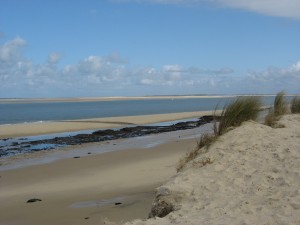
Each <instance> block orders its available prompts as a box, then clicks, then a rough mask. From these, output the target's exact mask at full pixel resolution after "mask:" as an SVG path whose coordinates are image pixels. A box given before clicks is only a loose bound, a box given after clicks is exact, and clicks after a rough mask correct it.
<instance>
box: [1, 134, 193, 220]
mask: <svg viewBox="0 0 300 225" xmlns="http://www.w3.org/2000/svg"><path fill="white" fill-rule="evenodd" d="M194 145H195V140H178V141H172V142H169V143H165V144H162V145H158V146H155V147H152V148H144V149H128V150H122V151H116V152H109V153H104V154H99V155H91V156H86V157H81V158H78V159H75V158H71V159H62V160H59V161H55V162H52V163H49V164H43V165H36V166H29V167H25V168H21V169H15V170H8V171H1V172H0V176H1V178H0V190H1V192H0V212H1V213H0V223H1V224H2V223H4V224H16V225H18V224H20V225H21V224H22V225H24V224H31V225H35V224H36V225H40V224H43V225H47V224H49V225H53V224H65V225H68V224H70V225H71V224H72V225H76V224H83V223H84V224H103V221H104V219H105V218H107V217H109V218H111V219H112V220H115V221H119V222H121V221H124V222H125V221H128V220H131V219H134V218H146V217H147V215H148V212H149V210H150V207H151V202H152V201H153V197H154V190H155V188H156V187H157V186H159V185H161V184H162V183H163V182H165V181H166V179H167V178H169V177H170V176H173V175H175V173H176V171H175V164H176V163H177V161H178V159H179V157H180V156H181V155H182V154H184V152H185V151H187V150H188V149H190V148H192V147H193V146H194ZM82 148H84V146H82ZM120 197H121V202H122V205H120V206H115V205H114V203H115V201H120V200H118V199H120ZM30 198H40V199H41V200H42V201H41V202H36V203H26V201H27V200H28V199H30ZM110 199H112V200H111V202H109V200H110ZM114 199H116V200H114ZM93 201H96V202H97V201H98V202H101V201H106V202H107V201H108V202H109V204H104V205H96V206H95V205H94V206H91V207H72V205H74V204H75V205H76V204H79V205H80V203H86V202H92V203H93ZM92 203H91V204H92ZM86 204H87V203H86ZM85 218H88V219H85Z"/></svg>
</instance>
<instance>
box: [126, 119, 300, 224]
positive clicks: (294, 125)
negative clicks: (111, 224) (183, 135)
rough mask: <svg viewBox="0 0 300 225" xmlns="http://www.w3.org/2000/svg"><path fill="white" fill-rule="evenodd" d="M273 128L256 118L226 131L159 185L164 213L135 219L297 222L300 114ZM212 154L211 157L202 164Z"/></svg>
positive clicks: (153, 221)
mask: <svg viewBox="0 0 300 225" xmlns="http://www.w3.org/2000/svg"><path fill="white" fill-rule="evenodd" d="M280 123H281V124H282V125H284V128H277V129H273V128H270V127H267V126H264V125H262V124H258V123H255V122H247V123H245V124H243V125H242V126H241V127H239V128H236V129H234V130H233V131H230V132H228V133H227V134H225V135H223V136H222V137H221V138H220V139H219V140H218V141H217V142H216V143H214V144H213V145H212V146H211V147H210V149H209V151H208V152H207V153H205V154H203V155H201V156H199V157H198V158H197V159H196V160H194V161H193V162H191V163H190V164H189V165H188V167H187V168H186V169H185V170H184V171H183V172H180V173H178V174H177V175H176V176H175V177H174V178H172V179H170V180H169V181H168V182H167V183H165V184H164V185H163V186H161V187H160V188H158V198H157V199H156V201H155V202H154V203H155V204H162V202H163V201H165V202H167V203H169V204H173V206H174V208H175V211H174V212H172V213H170V214H168V215H167V216H166V217H164V218H156V219H149V220H147V221H135V222H132V223H127V224H134V225H150V224H151V225H154V224H155V225H157V224H159V225H165V224H186V225H193V224H194V225H196V224H197V225H198V224H199V225H200V224H201V225H213V224H214V225H215V224H222V225H227V224H228V225H229V224H230V225H234V224H236V225H237V224H239V225H241V224H243V225H253V224H268V225H299V224H300V115H286V116H284V117H283V118H282V119H281V120H280ZM207 158H209V159H210V160H211V161H212V162H213V163H212V164H206V165H205V166H203V161H205V160H206V159H207Z"/></svg>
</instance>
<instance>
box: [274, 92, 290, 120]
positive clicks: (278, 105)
mask: <svg viewBox="0 0 300 225" xmlns="http://www.w3.org/2000/svg"><path fill="white" fill-rule="evenodd" d="M284 95H285V93H284V92H283V91H281V92H279V93H278V94H277V95H276V97H275V101H274V114H275V116H282V115H284V114H286V113H287V110H288V104H287V102H286V101H285V100H284Z"/></svg>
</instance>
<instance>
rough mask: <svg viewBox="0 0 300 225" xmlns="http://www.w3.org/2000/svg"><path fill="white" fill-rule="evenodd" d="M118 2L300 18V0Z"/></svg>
mask: <svg viewBox="0 0 300 225" xmlns="http://www.w3.org/2000/svg"><path fill="white" fill-rule="evenodd" d="M113 1H118V2H151V3H158V4H185V5H191V4H201V3H206V4H207V3H209V4H212V5H216V6H222V7H231V8H239V9H244V10H248V11H253V12H257V13H261V14H265V15H269V16H278V17H288V18H293V19H300V13H299V12H300V1H299V0H113Z"/></svg>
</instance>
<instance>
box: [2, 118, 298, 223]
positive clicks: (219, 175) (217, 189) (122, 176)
mask: <svg viewBox="0 0 300 225" xmlns="http://www.w3.org/2000/svg"><path fill="white" fill-rule="evenodd" d="M126 121H128V120H126ZM279 123H280V127H281V128H276V129H275V128H271V127H268V126H265V125H263V124H260V123H257V122H253V121H249V122H246V123H244V124H243V125H242V126H241V127H238V128H236V129H234V130H232V131H230V132H228V133H226V134H224V135H222V136H221V137H220V138H219V139H218V140H217V141H216V142H215V143H214V144H212V145H211V146H210V148H209V151H208V152H206V153H204V154H201V155H199V156H198V157H197V158H196V159H195V160H194V161H192V162H190V163H189V164H188V165H187V167H186V168H185V169H184V170H183V171H181V172H179V173H177V172H176V165H177V163H178V161H179V159H180V158H181V157H182V156H183V155H185V154H186V152H188V151H190V150H192V149H193V148H194V147H195V145H196V142H197V137H199V136H200V132H199V130H194V129H191V130H188V131H176V132H174V133H173V132H171V133H172V134H158V135H156V136H155V135H151V137H152V138H156V139H149V140H148V142H149V145H148V146H147V147H146V146H144V145H139V144H137V145H136V146H132V145H130V146H127V145H126V144H125V142H124V140H117V141H114V142H113V143H98V144H86V145H81V146H77V147H72V148H68V149H66V150H65V153H64V152H63V151H62V150H60V151H62V152H63V153H62V154H67V153H70V155H68V157H67V158H63V157H62V158H60V159H56V160H55V161H49V162H47V161H44V163H42V164H41V163H40V164H37V165H31V166H28V165H27V166H25V167H22V168H18V169H9V170H1V167H0V189H1V192H0V224H1V225H2V224H13V225H40V224H43V225H53V224H65V225H69V224H70V225H71V224H72V225H77V224H78V225H79V224H93V225H94V224H123V223H126V224H133V225H154V224H155V225H156V224H160V225H167V224H184V225H190V224H194V225H197V224H206V225H214V224H225V225H227V224H228V225H229V224H230V225H231V224H236V225H238V224H245V225H250V224H251V225H252V224H271V225H298V224H300V216H299V215H300V193H299V187H300V172H299V171H300V169H299V165H300V161H299V160H300V152H299V149H300V145H299V144H300V141H299V140H300V139H299V138H300V130H299V127H300V116H299V115H285V116H283V117H282V119H281V120H280V121H279ZM197 129H199V128H197ZM168 135H169V137H168ZM166 137H168V138H166ZM136 140H138V139H130V140H127V141H128V142H127V143H132V142H135V141H136ZM159 140H165V141H163V142H159ZM145 141H146V139H143V140H142V142H141V143H144V142H145ZM157 141H158V142H157ZM137 143H139V142H137ZM152 144H153V145H152ZM105 145H111V146H120V148H121V150H120V149H118V150H116V151H112V152H106V153H102V154H97V153H96V152H97V151H96V150H97V149H101V148H103V147H104V146H105ZM126 146H127V147H126ZM92 149H95V153H94V152H93V151H92ZM90 150H91V152H88V151H90ZM74 152H76V153H74ZM48 154H50V155H51V154H52V153H48ZM72 154H73V155H72ZM74 154H75V155H74ZM76 154H80V157H74V156H76ZM46 155H47V154H45V153H41V154H40V156H39V157H43V156H46ZM29 157H31V156H29ZM37 159H39V158H37ZM207 159H209V161H210V163H208V164H206V163H204V162H205V161H207ZM20 162H22V160H21V161H20ZM15 163H17V164H18V163H19V162H18V161H15ZM34 198H36V199H40V200H41V201H37V202H34V203H27V201H28V200H29V199H34ZM161 202H166V203H167V204H168V205H171V206H172V208H173V211H172V212H171V213H170V214H168V215H167V216H165V217H163V218H157V217H156V218H152V219H148V220H145V218H147V217H148V214H149V212H150V211H151V208H152V207H155V206H157V205H159V204H160V203H161ZM107 221H113V222H110V223H108V222H107Z"/></svg>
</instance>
